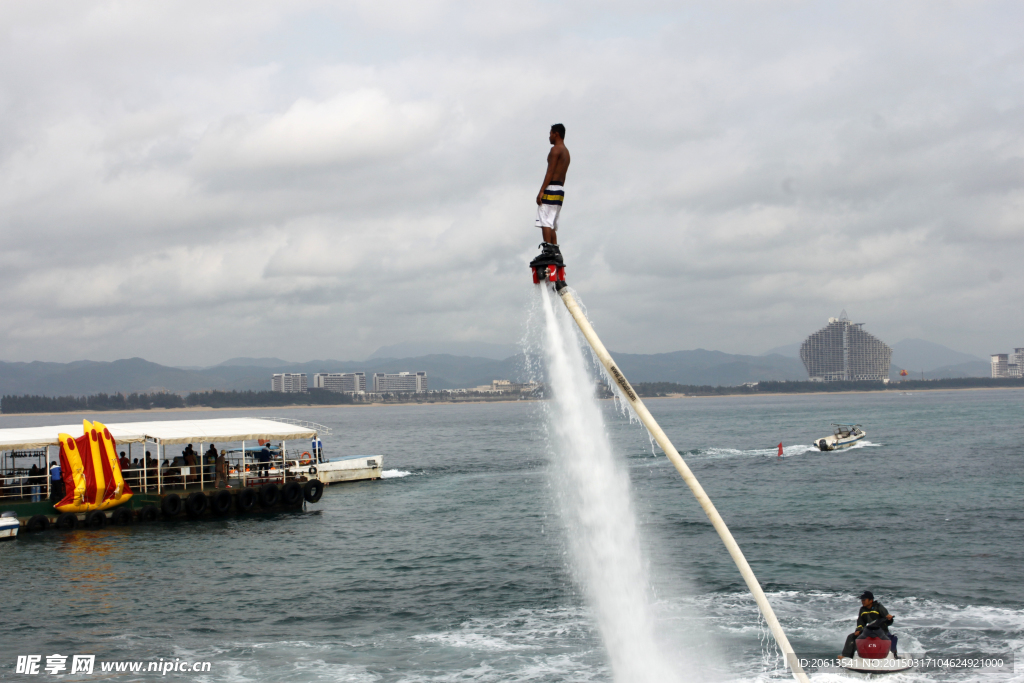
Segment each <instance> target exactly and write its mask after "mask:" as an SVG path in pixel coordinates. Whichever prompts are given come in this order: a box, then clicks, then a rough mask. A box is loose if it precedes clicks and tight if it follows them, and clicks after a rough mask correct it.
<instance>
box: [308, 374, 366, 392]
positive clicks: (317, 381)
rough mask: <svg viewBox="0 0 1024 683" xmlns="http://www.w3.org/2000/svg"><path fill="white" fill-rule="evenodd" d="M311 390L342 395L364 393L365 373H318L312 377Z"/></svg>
mask: <svg viewBox="0 0 1024 683" xmlns="http://www.w3.org/2000/svg"><path fill="white" fill-rule="evenodd" d="M313 388H315V389H326V390H327V391H337V392H339V393H342V394H362V393H365V392H366V373H365V372H318V373H316V374H315V375H313Z"/></svg>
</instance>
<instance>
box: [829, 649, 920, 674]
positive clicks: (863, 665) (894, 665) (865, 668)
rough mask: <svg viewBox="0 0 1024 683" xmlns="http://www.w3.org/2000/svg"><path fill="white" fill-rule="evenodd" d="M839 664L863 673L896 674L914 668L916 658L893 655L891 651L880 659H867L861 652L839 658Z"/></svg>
mask: <svg viewBox="0 0 1024 683" xmlns="http://www.w3.org/2000/svg"><path fill="white" fill-rule="evenodd" d="M839 666H841V667H843V668H844V669H847V670H849V671H856V672H858V673H862V674H894V673H896V672H897V671H907V670H908V669H913V668H914V660H912V659H900V658H899V657H893V655H892V653H891V652H890V653H889V654H887V655H886V656H885V657H882V658H880V659H866V658H864V657H861V656H860V655H859V654H856V655H854V656H853V657H844V658H843V659H841V660H839Z"/></svg>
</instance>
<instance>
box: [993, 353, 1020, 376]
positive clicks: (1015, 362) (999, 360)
mask: <svg viewBox="0 0 1024 683" xmlns="http://www.w3.org/2000/svg"><path fill="white" fill-rule="evenodd" d="M992 377H1024V347H1022V348H1016V349H1014V350H1013V353H993V354H992Z"/></svg>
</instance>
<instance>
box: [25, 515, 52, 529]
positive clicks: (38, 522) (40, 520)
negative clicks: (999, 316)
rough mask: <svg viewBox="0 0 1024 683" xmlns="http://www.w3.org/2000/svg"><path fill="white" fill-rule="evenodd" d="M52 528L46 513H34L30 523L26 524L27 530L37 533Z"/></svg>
mask: <svg viewBox="0 0 1024 683" xmlns="http://www.w3.org/2000/svg"><path fill="white" fill-rule="evenodd" d="M49 528H50V518H49V517H47V516H46V515H33V516H32V518H31V519H29V520H28V524H26V525H25V531H29V532H32V533H36V532H37V531H46V530H47V529H49Z"/></svg>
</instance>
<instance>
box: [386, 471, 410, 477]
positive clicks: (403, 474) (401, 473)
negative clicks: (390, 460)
mask: <svg viewBox="0 0 1024 683" xmlns="http://www.w3.org/2000/svg"><path fill="white" fill-rule="evenodd" d="M410 474H412V472H406V471H405V470H384V471H383V472H381V473H380V478H381V479H397V478H399V477H408V476H409V475H410Z"/></svg>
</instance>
